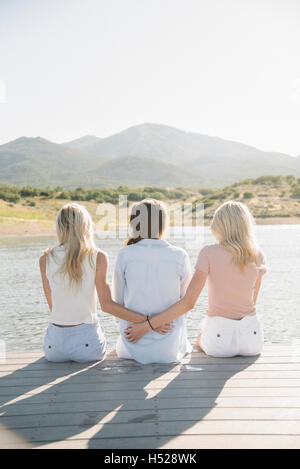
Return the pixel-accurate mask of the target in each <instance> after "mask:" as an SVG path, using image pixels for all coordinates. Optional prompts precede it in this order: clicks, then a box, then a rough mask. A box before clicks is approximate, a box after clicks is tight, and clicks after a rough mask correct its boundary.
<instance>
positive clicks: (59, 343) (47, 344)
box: [44, 324, 68, 362]
mask: <svg viewBox="0 0 300 469" xmlns="http://www.w3.org/2000/svg"><path fill="white" fill-rule="evenodd" d="M44 353H45V358H46V360H48V361H49V362H65V361H68V357H67V356H66V354H65V353H64V340H63V334H62V328H60V327H56V326H54V325H53V324H50V325H49V326H48V327H47V330H46V335H45V338H44Z"/></svg>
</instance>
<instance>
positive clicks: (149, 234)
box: [113, 199, 192, 364]
mask: <svg viewBox="0 0 300 469" xmlns="http://www.w3.org/2000/svg"><path fill="white" fill-rule="evenodd" d="M167 223H168V222H167V213H166V209H165V207H164V205H163V204H162V203H161V202H159V201H157V200H154V199H146V200H143V201H142V202H140V203H137V204H135V205H134V206H133V207H132V211H131V217H130V230H131V237H130V238H129V240H128V241H127V243H126V246H125V247H124V248H122V249H121V251H120V252H119V255H118V258H117V262H116V266H115V271H114V282H113V291H114V299H115V301H116V302H117V303H119V304H120V305H122V306H125V307H126V308H128V309H131V310H133V311H138V312H139V313H141V314H144V315H145V316H148V317H149V318H150V317H151V316H153V315H155V314H158V313H159V312H160V311H163V310H164V309H166V308H168V307H169V306H170V305H172V304H173V303H176V302H177V301H178V300H180V298H182V297H183V296H184V295H185V292H186V289H187V287H188V284H189V282H190V279H191V265H190V261H189V257H188V255H187V253H186V252H185V251H184V250H183V249H181V248H178V247H175V246H173V245H171V244H169V243H168V242H167V241H166V240H165V239H163V237H164V234H165V231H166V228H167ZM118 321H119V324H120V336H119V338H118V341H117V346H116V351H117V354H118V356H119V357H120V358H127V359H134V360H136V361H137V362H139V363H143V364H147V363H172V362H179V361H180V360H181V359H182V358H183V357H184V355H186V354H187V353H190V352H191V351H192V346H191V344H190V342H189V341H188V339H187V333H186V327H185V317H184V316H181V317H179V318H177V319H175V320H174V322H173V323H172V324H171V325H164V326H162V327H161V328H160V329H158V330H152V331H150V332H149V333H147V334H145V335H144V337H143V338H142V339H141V340H139V341H138V342H137V343H130V342H128V341H127V340H126V337H125V334H124V331H125V330H126V329H127V327H128V325H129V324H130V323H129V322H128V321H125V320H122V319H119V320H118ZM149 324H150V325H151V322H149Z"/></svg>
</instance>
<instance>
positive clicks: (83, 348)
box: [44, 323, 106, 363]
mask: <svg viewBox="0 0 300 469" xmlns="http://www.w3.org/2000/svg"><path fill="white" fill-rule="evenodd" d="M44 352H45V358H46V359H47V360H48V361H52V362H66V361H75V362H79V363H85V362H91V361H99V360H102V359H103V358H104V356H105V353H106V340H105V336H104V333H103V330H102V327H101V326H100V324H99V323H96V324H80V325H78V326H74V327H57V326H54V325H53V324H51V325H50V326H49V327H48V329H47V332H46V336H45V340H44Z"/></svg>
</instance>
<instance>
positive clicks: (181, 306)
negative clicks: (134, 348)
mask: <svg viewBox="0 0 300 469" xmlns="http://www.w3.org/2000/svg"><path fill="white" fill-rule="evenodd" d="M206 278H207V274H206V273H204V272H202V271H201V270H198V269H196V270H195V273H194V275H193V278H192V280H191V282H190V284H189V286H188V288H187V291H186V294H185V295H184V297H183V298H182V299H181V300H179V301H178V302H177V303H175V304H174V305H172V306H170V308H168V309H166V310H165V311H163V312H162V313H160V314H157V315H156V316H152V317H151V325H152V327H153V329H156V328H157V327H160V326H161V325H162V324H168V323H170V322H171V321H173V320H174V319H176V318H178V317H179V316H182V315H183V314H185V313H187V312H188V311H189V310H190V309H193V307H194V306H195V304H196V301H197V299H198V297H199V295H200V293H201V292H202V290H203V288H204V285H205V282H206ZM149 330H151V327H150V325H149V324H148V322H147V321H146V322H143V323H140V324H131V325H130V326H128V328H127V330H126V332H125V333H126V338H127V339H128V340H129V342H137V341H138V340H139V339H140V338H141V337H143V335H145V334H146V333H147V332H149Z"/></svg>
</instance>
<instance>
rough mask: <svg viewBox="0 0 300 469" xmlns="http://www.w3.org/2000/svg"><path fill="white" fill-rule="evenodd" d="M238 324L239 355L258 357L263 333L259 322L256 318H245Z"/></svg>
mask: <svg viewBox="0 0 300 469" xmlns="http://www.w3.org/2000/svg"><path fill="white" fill-rule="evenodd" d="M239 323H240V324H239V355H243V356H255V355H259V354H260V353H261V352H262V349H263V344H264V333H263V328H262V325H261V322H260V320H259V319H258V317H257V316H246V317H245V318H243V319H241V321H239Z"/></svg>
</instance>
